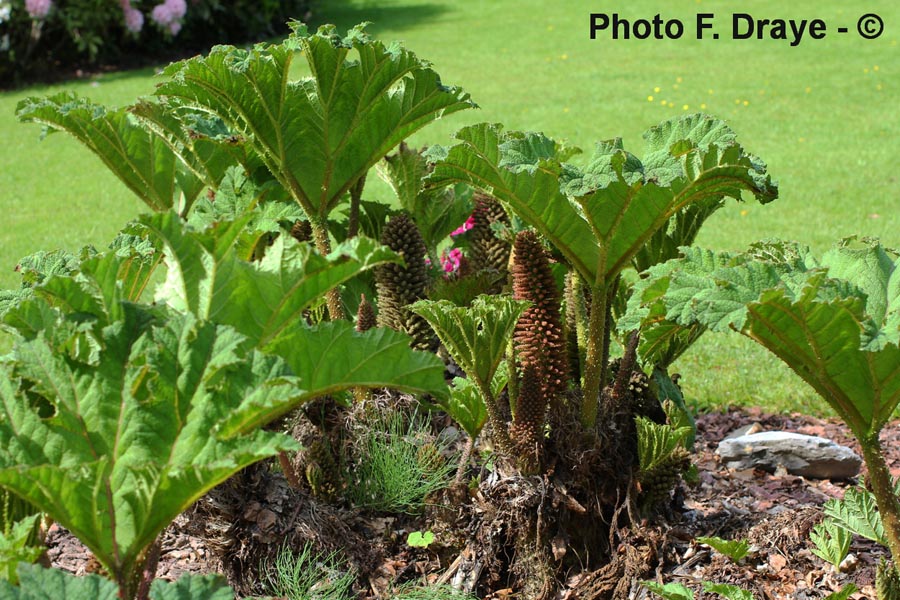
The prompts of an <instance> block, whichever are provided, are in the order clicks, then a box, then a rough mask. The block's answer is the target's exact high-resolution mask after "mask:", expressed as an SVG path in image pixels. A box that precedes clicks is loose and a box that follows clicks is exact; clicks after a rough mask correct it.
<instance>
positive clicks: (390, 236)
mask: <svg viewBox="0 0 900 600" xmlns="http://www.w3.org/2000/svg"><path fill="white" fill-rule="evenodd" d="M381 243H382V244H384V245H385V246H387V247H389V248H390V249H391V250H393V251H394V252H397V253H398V254H400V255H401V256H402V257H403V260H404V261H406V266H405V267H404V266H402V265H398V264H396V263H389V264H385V265H381V266H379V267H378V268H377V269H376V270H375V287H376V289H377V292H378V325H380V326H382V327H390V328H391V329H396V330H397V331H402V332H405V333H407V334H409V335H410V336H412V338H413V343H412V346H413V348H418V349H423V350H424V349H434V348H435V347H436V343H435V339H436V338H435V336H434V333H433V332H432V331H431V326H430V325H428V322H427V321H426V320H425V319H423V318H422V317H420V316H419V315H417V314H415V313H413V312H411V311H410V310H408V309H407V306H409V305H410V304H412V303H413V302H415V301H416V300H421V299H422V298H424V297H425V287H426V286H427V285H428V269H427V266H426V264H425V243H424V242H423V241H422V235H421V234H420V233H419V230H418V229H417V228H416V225H415V223H413V222H412V220H411V219H410V218H409V217H408V216H406V215H405V214H399V215H397V216H395V217H393V218H392V219H391V220H390V221H388V223H387V225H385V226H384V230H383V231H382V233H381Z"/></svg>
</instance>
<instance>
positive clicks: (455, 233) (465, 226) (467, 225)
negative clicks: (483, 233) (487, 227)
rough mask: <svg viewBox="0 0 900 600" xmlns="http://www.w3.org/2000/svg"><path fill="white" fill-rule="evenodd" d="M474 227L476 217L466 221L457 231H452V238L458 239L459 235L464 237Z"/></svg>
mask: <svg viewBox="0 0 900 600" xmlns="http://www.w3.org/2000/svg"><path fill="white" fill-rule="evenodd" d="M474 226H475V215H472V216H470V217H469V218H468V219H466V222H465V223H463V224H462V225H460V226H459V227H457V228H456V229H454V230H453V231H451V232H450V236H451V237H456V236H458V235H462V234H464V233H465V232H467V231H468V230H470V229H472V227H474Z"/></svg>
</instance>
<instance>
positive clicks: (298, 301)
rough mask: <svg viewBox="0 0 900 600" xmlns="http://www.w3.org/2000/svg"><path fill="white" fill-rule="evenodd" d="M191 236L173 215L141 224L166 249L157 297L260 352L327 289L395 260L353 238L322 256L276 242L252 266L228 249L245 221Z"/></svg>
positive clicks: (154, 217)
mask: <svg viewBox="0 0 900 600" xmlns="http://www.w3.org/2000/svg"><path fill="white" fill-rule="evenodd" d="M250 218H251V217H250V216H247V217H245V218H243V219H241V220H238V221H234V222H222V223H219V224H218V225H217V226H216V227H213V228H210V229H206V230H200V231H196V230H193V229H192V228H190V227H187V226H185V225H184V223H183V222H182V221H181V220H180V219H179V217H178V215H176V214H174V213H163V214H157V215H152V216H150V217H147V218H145V219H144V221H143V222H144V223H145V225H146V227H147V228H148V229H149V230H150V231H152V232H153V234H154V236H155V237H156V238H157V239H158V240H159V243H160V244H161V245H162V246H163V247H164V248H165V250H166V266H167V268H168V277H167V279H166V282H165V284H164V285H163V286H162V287H161V288H160V291H159V295H158V298H159V299H160V300H163V301H165V302H166V303H168V304H169V305H170V306H172V307H174V308H176V309H178V310H183V311H190V312H192V313H194V314H196V315H199V316H201V317H202V318H205V319H209V320H212V321H215V322H217V323H224V324H227V325H231V326H232V327H234V328H235V329H237V330H238V331H240V332H241V333H243V334H244V335H246V336H247V337H248V338H250V339H251V340H252V343H253V344H255V345H259V346H265V345H266V344H269V343H270V342H272V341H273V340H274V339H276V338H277V337H278V336H279V335H280V334H281V333H282V332H284V331H285V330H286V329H287V328H288V327H290V326H292V325H296V324H297V323H298V320H299V319H300V317H301V316H302V314H303V311H304V310H306V309H307V308H309V306H310V305H311V304H312V303H314V302H315V301H317V300H318V299H320V298H321V297H322V296H324V295H325V293H326V292H327V291H328V290H330V289H332V288H333V287H335V286H337V285H339V284H341V283H343V282H344V281H347V280H348V279H350V278H352V277H354V276H356V275H357V274H359V273H361V272H362V271H365V270H367V269H370V268H371V267H373V266H375V265H376V264H379V263H382V262H385V261H396V260H398V258H399V257H398V255H397V254H396V253H394V252H392V251H391V250H389V249H388V248H386V247H384V246H381V245H380V244H378V243H377V242H375V241H373V240H370V239H368V238H363V237H357V238H353V239H351V240H349V241H347V242H345V243H344V244H341V245H340V246H338V247H337V248H336V249H335V250H334V251H333V252H332V253H331V254H330V255H329V256H327V257H323V256H321V255H319V254H318V253H316V252H315V251H314V250H312V248H310V247H309V246H308V245H307V244H297V243H295V242H294V241H293V240H292V239H290V238H289V237H288V236H280V237H279V238H278V239H277V240H276V241H275V243H274V244H273V245H272V246H271V247H270V248H268V250H267V252H266V255H265V256H264V258H263V259H262V260H261V261H259V262H253V263H251V262H248V261H246V260H243V259H241V258H240V257H239V256H237V252H235V248H236V246H237V245H238V240H239V238H240V236H241V235H242V232H243V231H244V230H245V228H246V225H247V223H248V222H249V220H250Z"/></svg>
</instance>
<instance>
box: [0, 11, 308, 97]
mask: <svg viewBox="0 0 900 600" xmlns="http://www.w3.org/2000/svg"><path fill="white" fill-rule="evenodd" d="M311 1H312V0H229V1H228V2H224V1H222V0H0V89H6V88H9V87H12V86H14V85H18V84H19V83H23V82H25V81H29V80H34V79H42V78H44V77H45V76H46V75H48V74H50V72H51V71H52V70H54V69H62V70H63V72H64V73H65V72H70V71H71V70H73V67H77V68H82V69H83V68H84V67H85V66H86V65H87V66H88V70H92V69H90V66H89V65H91V64H113V65H117V64H122V63H123V62H125V63H128V64H134V63H136V62H138V63H140V62H161V61H162V60H165V59H171V57H172V51H173V49H174V50H176V51H178V52H183V53H184V54H185V55H187V54H194V53H199V52H204V51H205V50H206V49H208V48H210V47H211V46H213V45H215V44H245V43H248V42H257V41H260V40H263V39H267V38H272V37H275V36H277V35H279V34H283V33H286V32H287V22H288V21H289V20H291V19H301V20H308V18H309V6H310V3H311ZM147 23H150V24H152V25H153V27H145V24H147ZM176 36H177V37H176ZM176 44H177V46H176ZM129 58H130V60H129ZM133 59H137V60H133Z"/></svg>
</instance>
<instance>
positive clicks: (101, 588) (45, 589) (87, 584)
mask: <svg viewBox="0 0 900 600" xmlns="http://www.w3.org/2000/svg"><path fill="white" fill-rule="evenodd" d="M18 573H19V577H20V580H21V581H20V585H19V586H18V587H16V586H13V585H10V584H9V583H7V582H5V581H0V600H118V590H117V588H116V584H114V583H113V582H112V581H110V580H108V579H104V578H103V577H100V576H99V575H94V574H90V575H85V576H84V577H76V576H75V575H72V574H71V573H67V572H66V571H62V570H60V569H45V568H44V567H40V566H37V565H27V564H23V565H20V566H19V570H18Z"/></svg>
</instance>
